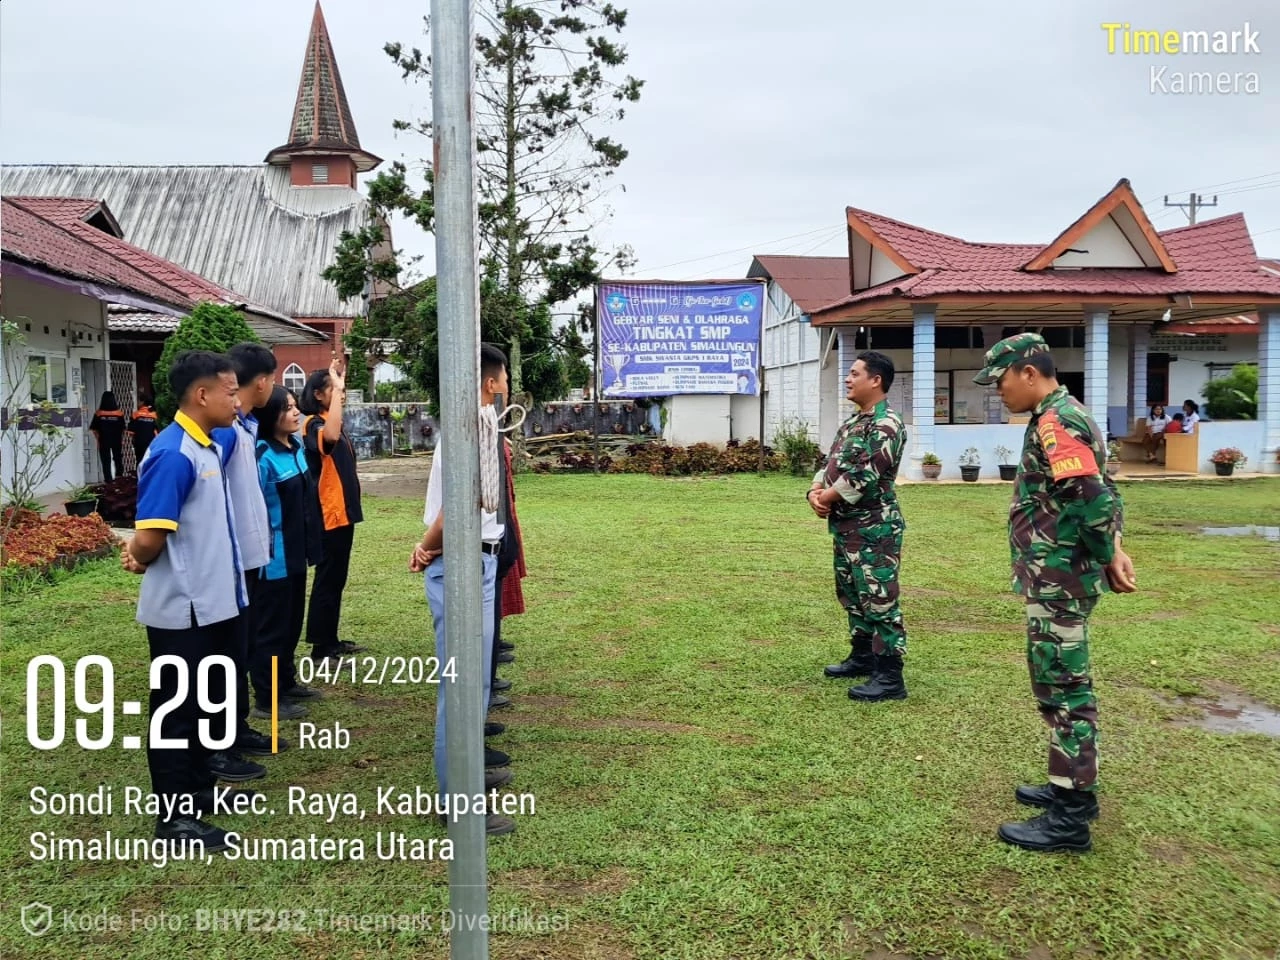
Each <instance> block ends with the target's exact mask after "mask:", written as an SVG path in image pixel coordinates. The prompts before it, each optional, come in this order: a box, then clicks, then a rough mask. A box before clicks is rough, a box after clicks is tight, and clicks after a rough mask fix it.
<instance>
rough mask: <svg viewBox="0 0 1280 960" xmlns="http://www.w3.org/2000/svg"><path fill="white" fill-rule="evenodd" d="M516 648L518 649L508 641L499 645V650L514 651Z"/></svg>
mask: <svg viewBox="0 0 1280 960" xmlns="http://www.w3.org/2000/svg"><path fill="white" fill-rule="evenodd" d="M515 648H516V645H515V644H514V643H511V642H510V641H507V640H503V641H501V642H499V643H498V649H499V650H514V649H515Z"/></svg>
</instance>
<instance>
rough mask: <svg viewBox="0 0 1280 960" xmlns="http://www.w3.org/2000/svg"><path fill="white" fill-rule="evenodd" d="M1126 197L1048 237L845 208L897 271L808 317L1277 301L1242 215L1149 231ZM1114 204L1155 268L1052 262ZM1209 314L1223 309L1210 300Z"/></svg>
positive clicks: (1118, 191) (1101, 204) (1124, 188)
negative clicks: (972, 231)
mask: <svg viewBox="0 0 1280 960" xmlns="http://www.w3.org/2000/svg"><path fill="white" fill-rule="evenodd" d="M1131 198H1132V192H1131V191H1130V189H1129V186H1128V182H1127V181H1123V180H1122V181H1120V183H1119V184H1117V185H1116V188H1114V189H1113V190H1112V191H1111V192H1110V193H1108V194H1107V195H1106V196H1105V197H1103V199H1102V200H1100V201H1098V203H1096V204H1095V205H1094V206H1093V207H1092V208H1091V209H1090V213H1088V214H1086V215H1085V216H1084V217H1081V218H1080V219H1079V220H1077V221H1076V223H1074V224H1072V226H1071V227H1068V228H1067V230H1065V231H1063V233H1062V234H1060V235H1059V236H1058V238H1057V239H1055V240H1054V241H1053V242H1052V243H1050V244H1047V245H1037V244H1004V243H974V242H971V241H968V240H961V239H960V238H958V237H952V236H948V235H947V234H943V233H937V232H935V231H933V230H927V229H925V228H923V227H917V226H914V225H912V224H907V223H903V222H901V221H899V220H894V219H891V218H889V217H885V216H882V215H880V214H875V213H871V212H869V211H865V210H859V209H856V208H853V207H850V208H848V209H847V211H846V214H847V219H848V223H849V230H850V237H851V242H852V241H853V239H855V238H858V239H860V241H865V242H866V243H869V244H870V245H871V246H872V247H873V248H874V249H875V250H877V251H878V252H879V253H880V254H882V255H883V256H884V257H885V258H887V259H888V260H889V261H891V262H892V263H894V264H896V265H897V267H898V268H899V269H900V270H901V271H902V273H901V275H900V276H899V277H897V278H896V279H893V280H889V281H887V282H884V283H879V284H876V285H874V286H871V287H868V288H866V289H863V290H858V291H856V292H853V293H846V294H845V295H844V296H842V297H840V298H839V299H836V300H834V301H832V302H830V303H828V304H825V305H823V306H820V307H816V308H815V309H813V310H811V311H810V314H811V317H812V319H813V322H814V323H816V324H820V325H821V324H831V323H840V322H844V321H846V320H848V319H851V318H853V317H856V316H859V315H867V314H870V313H872V312H874V311H877V310H880V311H883V310H885V309H887V308H890V307H892V306H893V305H895V304H896V305H897V306H898V307H905V306H906V305H907V304H909V303H911V302H931V301H932V302H943V303H945V302H947V300H948V298H952V300H956V298H960V299H961V300H966V301H980V300H983V299H985V298H990V302H991V303H993V304H995V303H999V304H1002V305H1010V304H1012V303H1014V302H1017V301H1026V300H1027V299H1028V298H1029V299H1031V300H1038V301H1046V300H1049V299H1052V298H1054V297H1062V298H1064V299H1065V300H1070V299H1072V298H1087V299H1090V300H1096V301H1097V302H1100V303H1101V302H1106V301H1107V300H1116V301H1129V302H1134V303H1136V302H1138V301H1145V302H1148V303H1151V302H1153V301H1156V300H1158V299H1159V298H1165V299H1166V300H1167V302H1168V304H1169V305H1170V306H1174V305H1175V304H1178V303H1179V302H1180V301H1181V302H1182V303H1183V304H1184V308H1185V303H1186V302H1188V300H1190V301H1191V302H1197V303H1198V305H1197V306H1196V307H1194V308H1186V309H1194V310H1196V311H1197V313H1196V314H1195V315H1196V316H1204V315H1205V313H1204V311H1205V310H1206V309H1211V308H1210V307H1209V306H1208V304H1207V303H1206V298H1215V299H1216V300H1217V301H1218V302H1219V303H1224V304H1225V303H1229V302H1232V301H1233V300H1235V301H1238V302H1239V303H1240V304H1241V305H1246V306H1247V305H1249V304H1251V303H1253V302H1256V301H1259V300H1262V301H1274V302H1280V274H1277V272H1275V271H1274V270H1266V269H1264V268H1263V265H1262V264H1261V263H1260V261H1259V260H1258V257H1257V253H1256V252H1255V250H1254V247H1253V241H1252V240H1251V239H1250V237H1249V231H1248V227H1247V226H1246V224H1245V220H1244V217H1243V216H1242V215H1240V214H1231V215H1229V216H1225V217H1219V218H1217V219H1215V220H1209V221H1206V222H1204V223H1199V224H1196V225H1194V226H1189V227H1179V228H1177V229H1174V230H1166V231H1164V232H1162V233H1156V232H1155V231H1154V230H1151V229H1149V223H1148V222H1147V220H1146V216H1145V214H1143V213H1142V212H1141V208H1140V206H1137V202H1136V200H1132V199H1131ZM1121 207H1123V208H1124V209H1123V211H1121V215H1126V216H1128V217H1130V218H1132V219H1131V220H1130V221H1129V222H1130V224H1131V226H1132V228H1133V230H1134V232H1135V234H1137V235H1139V240H1140V243H1141V244H1142V246H1143V247H1144V250H1143V251H1142V254H1143V257H1144V260H1150V261H1151V262H1153V263H1157V264H1158V265H1157V266H1155V267H1145V268H1144V267H1090V266H1087V265H1084V266H1078V267H1070V268H1062V267H1059V268H1057V269H1054V268H1052V262H1053V260H1054V259H1056V258H1057V257H1059V256H1061V255H1062V253H1063V252H1064V251H1067V249H1068V248H1069V247H1070V245H1071V243H1072V241H1073V240H1078V239H1079V237H1080V236H1081V235H1082V233H1083V232H1084V231H1087V230H1088V229H1091V228H1092V226H1094V225H1096V223H1097V222H1098V220H1099V219H1100V218H1101V217H1103V216H1105V215H1109V213H1110V211H1115V210H1117V209H1118V208H1121ZM1139 231H1140V233H1139ZM756 260H757V262H759V261H760V258H759V257H757V258H756ZM845 290H846V291H847V290H848V285H847V282H846V287H845ZM1197 298H1198V300H1197ZM957 302H958V301H957ZM1217 312H1219V313H1226V312H1228V310H1227V309H1225V308H1223V307H1219V308H1218V311H1217ZM1176 313H1177V310H1176V309H1175V314H1176Z"/></svg>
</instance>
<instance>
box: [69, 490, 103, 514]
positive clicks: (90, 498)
mask: <svg viewBox="0 0 1280 960" xmlns="http://www.w3.org/2000/svg"><path fill="white" fill-rule="evenodd" d="M62 506H63V508H64V509H65V510H66V511H67V515H68V516H71V517H87V516H89V514H91V513H96V512H97V510H98V495H97V494H96V493H95V492H94V491H93V490H91V489H90V488H89V487H84V486H70V487H68V488H67V499H66V500H65V501H64V502H63V504H62Z"/></svg>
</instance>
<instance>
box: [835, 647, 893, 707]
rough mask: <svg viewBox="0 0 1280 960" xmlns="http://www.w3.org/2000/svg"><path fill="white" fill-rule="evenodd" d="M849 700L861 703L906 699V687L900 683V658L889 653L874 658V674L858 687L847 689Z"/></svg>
mask: <svg viewBox="0 0 1280 960" xmlns="http://www.w3.org/2000/svg"><path fill="white" fill-rule="evenodd" d="M849 699H850V700H860V701H862V702H863V703H879V702H880V701H881V700H905V699H907V685H906V684H905V683H904V682H903V681H902V658H901V657H897V656H894V655H893V654H889V653H882V654H879V655H877V656H876V672H875V673H873V674H872V675H871V679H870V680H868V681H867V682H866V683H864V684H862V685H861V686H859V687H850V688H849Z"/></svg>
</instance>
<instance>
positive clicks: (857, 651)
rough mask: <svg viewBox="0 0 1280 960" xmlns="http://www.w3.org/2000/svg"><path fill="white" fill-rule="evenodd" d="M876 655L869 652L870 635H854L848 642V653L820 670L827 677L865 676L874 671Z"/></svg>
mask: <svg viewBox="0 0 1280 960" xmlns="http://www.w3.org/2000/svg"><path fill="white" fill-rule="evenodd" d="M875 669H876V655H875V654H874V653H872V652H871V638H870V637H862V636H859V637H854V638H853V642H852V643H851V644H850V650H849V655H848V656H847V657H845V658H844V659H843V660H841V661H840V662H839V663H833V664H831V665H830V666H828V667H823V669H822V672H823V673H824V674H826V675H827V676H828V677H848V678H850V679H852V678H853V677H867V676H870V675H871V674H872V673H874V672H875Z"/></svg>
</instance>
